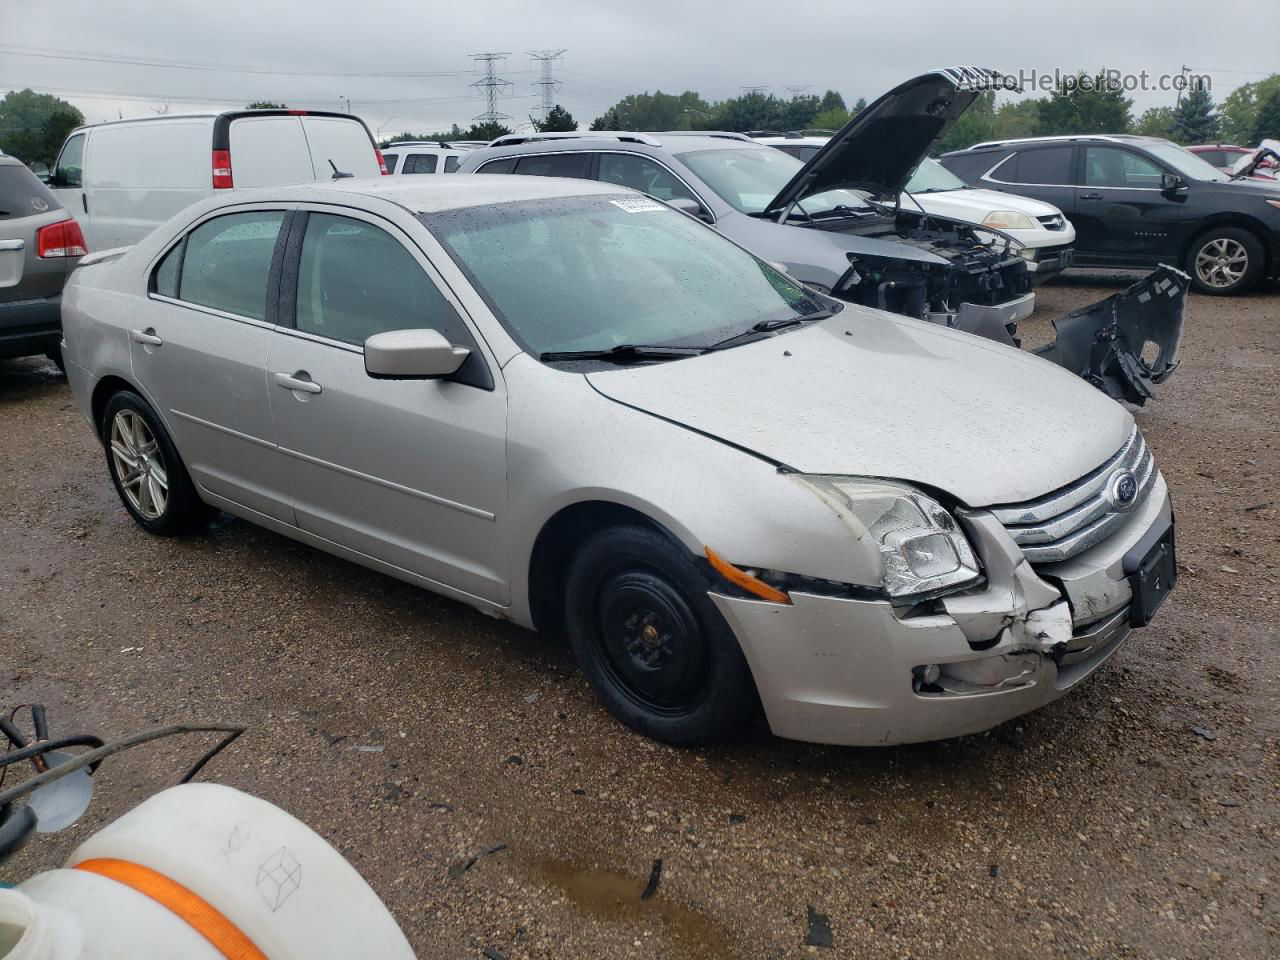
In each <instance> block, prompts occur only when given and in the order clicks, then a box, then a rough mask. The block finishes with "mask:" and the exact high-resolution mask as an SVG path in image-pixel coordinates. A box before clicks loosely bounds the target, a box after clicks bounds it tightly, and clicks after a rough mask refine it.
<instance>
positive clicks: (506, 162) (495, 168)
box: [476, 157, 516, 173]
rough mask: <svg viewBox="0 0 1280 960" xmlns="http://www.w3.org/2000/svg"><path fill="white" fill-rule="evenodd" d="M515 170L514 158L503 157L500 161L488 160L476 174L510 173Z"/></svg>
mask: <svg viewBox="0 0 1280 960" xmlns="http://www.w3.org/2000/svg"><path fill="white" fill-rule="evenodd" d="M515 168H516V158H515V157H503V158H502V159H501V160H490V161H489V162H488V163H486V164H485V165H484V166H482V167H481V168H480V169H479V170H477V171H476V173H511V172H513V171H514V170H515Z"/></svg>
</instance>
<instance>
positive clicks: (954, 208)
mask: <svg viewBox="0 0 1280 960" xmlns="http://www.w3.org/2000/svg"><path fill="white" fill-rule="evenodd" d="M921 204H924V205H927V206H928V207H929V210H930V212H934V213H942V214H945V215H947V216H952V217H956V218H958V219H962V220H968V221H971V222H973V223H981V222H982V220H983V218H984V217H986V215H987V214H989V213H991V212H992V211H993V210H1013V211H1015V212H1017V213H1025V214H1026V215H1027V216H1028V217H1031V218H1032V219H1033V220H1034V219H1035V218H1036V217H1053V216H1062V211H1061V210H1059V209H1058V208H1057V207H1055V206H1053V205H1052V204H1049V203H1045V202H1043V201H1041V200H1033V199H1031V198H1030V197H1020V196H1018V195H1017V194H1016V193H1001V192H1000V191H999V190H982V189H977V188H973V187H966V188H965V189H963V190H939V191H938V192H936V193H904V194H903V195H902V208H903V209H904V210H921V209H923V207H922V206H921Z"/></svg>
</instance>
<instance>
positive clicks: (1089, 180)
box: [939, 135, 1280, 295]
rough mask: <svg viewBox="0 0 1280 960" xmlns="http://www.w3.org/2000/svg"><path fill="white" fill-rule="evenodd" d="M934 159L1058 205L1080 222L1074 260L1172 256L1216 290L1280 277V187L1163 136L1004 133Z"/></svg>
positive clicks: (1202, 287) (984, 182)
mask: <svg viewBox="0 0 1280 960" xmlns="http://www.w3.org/2000/svg"><path fill="white" fill-rule="evenodd" d="M939 159H940V160H941V162H942V164H943V166H945V167H946V168H947V169H948V170H950V171H951V172H952V173H954V174H955V175H956V176H958V177H960V178H961V179H962V180H964V181H965V182H966V183H970V184H972V185H973V186H975V187H985V188H987V189H990V190H1003V191H1005V192H1007V193H1016V194H1018V195H1020V196H1024V197H1034V198H1035V199H1037V200H1043V201H1045V202H1046V203H1052V204H1053V205H1054V206H1056V207H1058V208H1059V209H1060V210H1062V212H1063V213H1065V214H1066V215H1067V217H1068V219H1070V220H1071V222H1072V223H1073V224H1074V225H1075V228H1076V250H1075V260H1074V263H1075V264H1076V265H1077V266H1094V267H1139V268H1149V267H1152V266H1155V265H1156V264H1158V263H1171V264H1175V265H1178V266H1181V267H1182V268H1183V269H1184V270H1186V271H1187V273H1189V274H1190V275H1191V281H1192V284H1193V285H1194V287H1195V289H1196V290H1197V291H1199V292H1200V293H1209V294H1217V295H1228V294H1235V293H1242V292H1244V291H1245V290H1248V289H1249V288H1250V287H1253V286H1255V285H1256V284H1257V283H1258V282H1259V281H1261V280H1263V279H1265V278H1268V277H1270V278H1275V277H1278V276H1280V184H1275V185H1272V184H1267V183H1263V182H1260V181H1256V180H1244V179H1239V180H1233V179H1232V178H1231V177H1229V176H1228V175H1227V174H1225V173H1223V172H1221V171H1220V170H1218V169H1216V168H1215V167H1213V166H1212V165H1210V164H1208V163H1206V162H1205V161H1204V160H1202V159H1201V158H1200V157H1197V156H1195V155H1194V154H1192V153H1189V152H1188V151H1186V150H1184V149H1183V148H1182V147H1180V146H1178V145H1177V144H1175V143H1172V142H1170V141H1168V140H1161V139H1159V138H1156V137H1135V136H1103V135H1095V136H1079V137H1042V138H1039V139H1030V140H1005V141H999V142H992V143H980V144H977V145H976V146H973V147H970V148H968V149H967V150H958V151H955V152H953V153H948V154H944V155H943V156H942V157H940V158H939Z"/></svg>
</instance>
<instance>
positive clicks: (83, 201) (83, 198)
mask: <svg viewBox="0 0 1280 960" xmlns="http://www.w3.org/2000/svg"><path fill="white" fill-rule="evenodd" d="M80 206H82V207H84V212H85V213H88V212H89V195H88V194H87V193H81V194H80Z"/></svg>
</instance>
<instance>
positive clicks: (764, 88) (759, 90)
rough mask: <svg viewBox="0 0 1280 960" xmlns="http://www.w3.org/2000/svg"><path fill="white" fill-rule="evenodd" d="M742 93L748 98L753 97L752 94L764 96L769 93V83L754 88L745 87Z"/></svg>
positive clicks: (759, 84) (756, 85)
mask: <svg viewBox="0 0 1280 960" xmlns="http://www.w3.org/2000/svg"><path fill="white" fill-rule="evenodd" d="M742 92H743V93H745V94H746V95H747V96H751V95H752V94H759V95H760V96H764V95H765V94H767V93H768V92H769V85H768V84H767V83H758V84H755V85H753V86H749V87H743V88H742Z"/></svg>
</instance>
